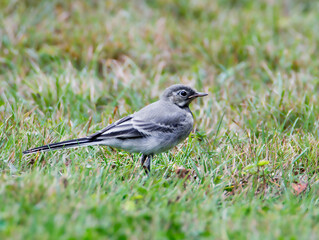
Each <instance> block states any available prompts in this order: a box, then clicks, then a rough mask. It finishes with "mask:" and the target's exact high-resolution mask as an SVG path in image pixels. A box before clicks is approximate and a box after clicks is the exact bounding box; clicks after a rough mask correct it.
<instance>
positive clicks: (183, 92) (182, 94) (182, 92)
mask: <svg viewBox="0 0 319 240" xmlns="http://www.w3.org/2000/svg"><path fill="white" fill-rule="evenodd" d="M179 95H181V96H183V97H185V96H186V95H187V92H186V91H185V90H182V91H180V92H179Z"/></svg>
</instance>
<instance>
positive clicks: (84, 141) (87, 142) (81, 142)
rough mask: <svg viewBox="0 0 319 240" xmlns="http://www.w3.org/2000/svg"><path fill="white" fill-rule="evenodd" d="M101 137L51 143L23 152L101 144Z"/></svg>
mask: <svg viewBox="0 0 319 240" xmlns="http://www.w3.org/2000/svg"><path fill="white" fill-rule="evenodd" d="M100 142H101V141H100V140H99V139H94V138H86V137H85V138H78V139H73V140H68V141H63V142H58V143H51V144H48V145H44V146H41V147H36V148H32V149H29V150H26V151H24V152H23V154H31V153H36V152H47V151H51V150H58V149H66V148H75V147H84V146H92V145H98V144H100Z"/></svg>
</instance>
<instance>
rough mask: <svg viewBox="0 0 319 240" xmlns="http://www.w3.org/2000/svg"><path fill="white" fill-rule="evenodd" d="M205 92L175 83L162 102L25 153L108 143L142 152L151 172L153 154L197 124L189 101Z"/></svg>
mask: <svg viewBox="0 0 319 240" xmlns="http://www.w3.org/2000/svg"><path fill="white" fill-rule="evenodd" d="M206 95H207V94H206V93H200V92H197V91H195V90H194V89H192V88H190V87H188V86H185V85H181V84H177V85H173V86H171V87H169V88H167V89H166V90H165V91H164V93H163V94H162V96H161V98H160V100H159V101H157V102H154V103H152V104H150V105H147V106H146V107H144V108H142V109H141V110H139V111H138V112H135V113H133V114H131V115H129V116H126V117H124V118H122V119H120V120H118V121H116V122H114V123H112V124H111V125H109V126H107V127H106V128H104V129H102V130H100V131H98V132H97V133H95V134H93V135H91V136H88V137H84V138H78V139H74V140H68V141H64V142H58V143H51V144H48V145H44V146H42V147H37V148H33V149H30V150H26V151H24V152H23V153H24V154H30V153H37V152H46V151H51V150H57V149H65V148H74V147H82V146H92V145H107V146H110V147H114V148H119V149H123V150H126V151H128V152H135V153H142V157H141V165H142V167H143V168H144V169H145V172H146V173H147V174H148V173H149V172H150V167H151V160H152V157H153V155H154V154H157V153H161V152H165V151H167V150H169V149H171V148H173V147H174V146H176V145H177V144H178V143H180V142H182V141H183V140H184V139H186V138H187V137H188V135H189V134H190V132H191V131H192V129H193V124H194V119H193V114H192V112H191V110H190V109H189V104H190V103H191V102H192V101H193V100H194V99H196V98H197V97H203V96H206Z"/></svg>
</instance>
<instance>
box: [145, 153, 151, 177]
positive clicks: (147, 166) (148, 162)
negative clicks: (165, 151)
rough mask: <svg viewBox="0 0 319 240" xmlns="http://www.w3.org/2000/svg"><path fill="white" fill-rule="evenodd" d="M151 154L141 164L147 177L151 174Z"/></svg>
mask: <svg viewBox="0 0 319 240" xmlns="http://www.w3.org/2000/svg"><path fill="white" fill-rule="evenodd" d="M152 158H153V154H150V155H147V156H146V161H145V162H144V163H143V168H144V171H145V173H146V174H147V175H149V173H150V172H151V162H152Z"/></svg>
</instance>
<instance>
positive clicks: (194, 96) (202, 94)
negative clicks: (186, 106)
mask: <svg viewBox="0 0 319 240" xmlns="http://www.w3.org/2000/svg"><path fill="white" fill-rule="evenodd" d="M207 95H208V94H207V93H201V92H197V93H195V94H193V95H191V96H189V97H188V98H189V99H191V98H198V97H205V96H207Z"/></svg>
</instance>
